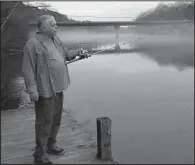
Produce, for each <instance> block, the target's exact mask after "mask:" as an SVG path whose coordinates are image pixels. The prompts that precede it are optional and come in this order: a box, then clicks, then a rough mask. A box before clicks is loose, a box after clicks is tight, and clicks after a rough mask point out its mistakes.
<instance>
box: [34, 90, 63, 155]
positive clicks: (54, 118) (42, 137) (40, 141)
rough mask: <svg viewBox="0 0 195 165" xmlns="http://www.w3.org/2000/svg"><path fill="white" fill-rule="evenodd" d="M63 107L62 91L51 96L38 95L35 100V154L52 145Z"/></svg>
mask: <svg viewBox="0 0 195 165" xmlns="http://www.w3.org/2000/svg"><path fill="white" fill-rule="evenodd" d="M62 109H63V92H60V93H57V94H56V96H53V97H51V98H44V97H41V96H40V97H39V100H38V101H37V102H35V114H36V122H35V134H36V151H35V152H36V155H37V156H41V155H43V154H45V152H46V150H47V147H52V146H53V145H54V144H55V142H56V136H57V133H58V130H59V128H60V123H61V116H62Z"/></svg>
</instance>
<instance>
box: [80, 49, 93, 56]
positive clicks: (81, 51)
mask: <svg viewBox="0 0 195 165" xmlns="http://www.w3.org/2000/svg"><path fill="white" fill-rule="evenodd" d="M78 56H79V57H80V58H88V57H91V56H90V55H89V54H88V51H87V50H84V49H79V50H78Z"/></svg>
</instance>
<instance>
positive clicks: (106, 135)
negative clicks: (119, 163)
mask: <svg viewBox="0 0 195 165" xmlns="http://www.w3.org/2000/svg"><path fill="white" fill-rule="evenodd" d="M97 158H99V159H102V160H113V158H112V153H111V119H110V118H108V117H101V118H97Z"/></svg>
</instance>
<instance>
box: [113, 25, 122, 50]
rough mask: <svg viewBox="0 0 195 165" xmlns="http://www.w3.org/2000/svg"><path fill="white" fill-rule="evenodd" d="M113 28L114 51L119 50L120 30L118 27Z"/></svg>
mask: <svg viewBox="0 0 195 165" xmlns="http://www.w3.org/2000/svg"><path fill="white" fill-rule="evenodd" d="M114 28H115V31H116V36H115V43H116V47H115V50H120V49H121V48H120V46H119V29H120V26H114Z"/></svg>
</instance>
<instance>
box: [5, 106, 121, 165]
mask: <svg viewBox="0 0 195 165" xmlns="http://www.w3.org/2000/svg"><path fill="white" fill-rule="evenodd" d="M34 121H35V114H34V110H33V108H32V107H26V108H21V109H12V110H9V111H2V112H1V163H3V164H10V163H11V164H12V163H14V164H25V163H27V164H32V163H33V156H32V153H33V150H34V146H35V139H34V136H35V135H34V134H35V132H34ZM58 144H59V146H61V147H63V148H65V149H66V150H67V152H66V153H65V155H64V156H61V157H58V156H52V155H49V156H50V158H51V159H52V161H53V162H54V163H55V164H62V163H63V164H69V163H71V164H72V163H73V164H75V163H77V164H78V163H79V164H81V163H86V164H97V163H98V164H116V163H117V162H116V161H102V160H99V159H97V158H96V150H97V149H96V138H95V137H93V136H92V135H91V133H90V132H89V131H87V130H86V129H85V128H84V127H83V126H82V125H80V124H78V122H77V121H76V120H75V119H74V118H73V117H72V116H71V115H70V114H69V112H68V111H67V110H65V109H64V111H63V115H62V122H61V128H60V131H59V134H58ZM117 164H118V163H117Z"/></svg>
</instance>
